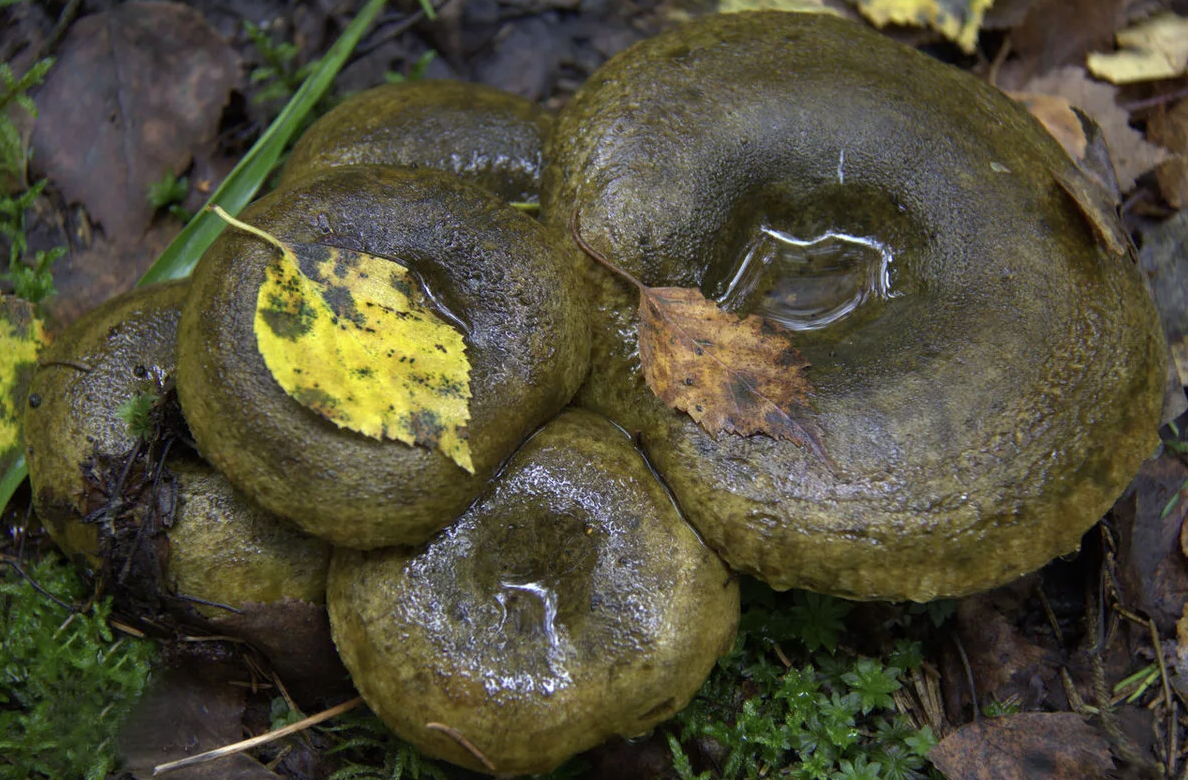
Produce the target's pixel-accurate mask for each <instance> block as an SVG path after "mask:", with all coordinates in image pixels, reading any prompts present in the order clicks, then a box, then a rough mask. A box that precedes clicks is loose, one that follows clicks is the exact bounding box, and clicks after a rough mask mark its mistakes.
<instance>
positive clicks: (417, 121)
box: [281, 81, 552, 202]
mask: <svg viewBox="0 0 1188 780" xmlns="http://www.w3.org/2000/svg"><path fill="white" fill-rule="evenodd" d="M551 123H552V115H551V114H549V113H548V112H547V111H545V110H544V109H543V108H541V107H540V106H538V105H536V104H535V103H533V102H532V101H530V100H525V99H524V98H522V97H519V96H517V95H513V94H511V93H508V92H503V91H501V90H498V89H495V88H494V87H488V86H484V85H482V84H472V83H469V82H464V81H406V82H402V83H399V84H386V85H384V86H380V87H374V88H372V89H369V90H366V91H364V92H360V93H359V94H357V95H354V96H353V97H351V98H349V99H348V100H346V101H345V102H343V103H342V104H341V105H339V106H337V107H336V108H334V110H332V111H330V112H329V113H327V114H326V115H325V116H323V117H322V118H321V119H319V120H318V121H317V122H315V123H314V125H313V126H312V127H310V128H309V129H308V130H306V131H305V132H304V133H302V135H301V138H300V139H299V140H298V141H297V144H296V145H295V146H294V147H293V152H292V154H291V155H290V156H289V160H288V162H287V163H286V164H285V170H284V173H283V174H282V177H281V185H282V186H284V185H285V184H288V183H290V182H292V181H293V180H295V179H297V178H300V177H301V176H305V175H308V174H309V173H311V172H314V173H316V172H320V171H323V170H325V169H327V168H331V167H336V166H339V165H358V164H370V165H397V166H403V167H411V168H433V169H435V170H441V171H447V172H449V173H452V174H454V175H455V176H457V177H458V178H460V179H463V180H465V181H469V182H471V183H473V184H477V185H479V186H481V187H484V188H486V189H488V190H491V191H492V192H494V193H496V194H498V195H499V196H500V197H502V198H504V199H505V200H507V201H509V202H536V201H538V200H539V197H540V173H541V168H542V167H543V166H542V159H541V148H542V147H543V146H544V139H545V138H546V137H547V135H548V132H549V127H550V125H551Z"/></svg>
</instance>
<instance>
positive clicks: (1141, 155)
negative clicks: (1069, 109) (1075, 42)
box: [1021, 66, 1167, 192]
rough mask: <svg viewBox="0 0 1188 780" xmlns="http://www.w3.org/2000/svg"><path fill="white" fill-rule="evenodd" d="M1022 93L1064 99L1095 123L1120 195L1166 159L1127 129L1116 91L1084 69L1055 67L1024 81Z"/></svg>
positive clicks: (1161, 150) (1128, 116)
mask: <svg viewBox="0 0 1188 780" xmlns="http://www.w3.org/2000/svg"><path fill="white" fill-rule="evenodd" d="M1021 91H1022V92H1028V93H1039V94H1041V95H1053V96H1056V97H1060V98H1064V99H1065V100H1067V101H1068V102H1069V103H1071V104H1072V105H1073V106H1076V107H1077V108H1079V109H1080V110H1081V111H1083V112H1085V114H1086V115H1088V116H1089V118H1091V119H1092V120H1093V121H1094V122H1096V123H1097V125H1098V126H1099V127H1100V128H1101V133H1102V135H1103V136H1104V138H1105V143H1106V145H1107V146H1108V147H1109V150H1110V159H1111V160H1112V161H1113V163H1114V170H1115V171H1116V172H1117V175H1118V188H1119V190H1121V191H1122V192H1129V191H1130V190H1131V189H1132V188H1133V187H1134V180H1135V179H1137V178H1138V177H1139V176H1142V175H1143V174H1144V173H1146V172H1147V171H1149V170H1151V169H1152V168H1154V167H1155V166H1156V165H1157V164H1159V163H1160V162H1162V161H1163V160H1165V159H1166V158H1167V152H1166V151H1165V150H1163V149H1161V148H1159V147H1158V146H1154V145H1153V144H1149V143H1147V141H1146V140H1145V139H1144V138H1143V134H1142V133H1140V132H1139V131H1138V130H1135V129H1134V128H1133V127H1131V126H1130V114H1129V112H1127V111H1126V110H1125V109H1124V108H1122V107H1121V106H1119V105H1118V103H1117V100H1116V97H1117V94H1118V88H1117V87H1116V86H1114V85H1113V84H1104V83H1102V82H1100V81H1095V80H1094V79H1092V78H1090V77H1089V75H1088V74H1087V73H1086V72H1085V69H1084V68H1081V67H1076V66H1071V67H1064V68H1057V69H1056V70H1053V71H1051V72H1049V73H1045V74H1044V75H1043V76H1040V77H1039V78H1034V79H1032V80H1031V81H1029V82H1027V84H1026V85H1024V86H1023V88H1022V90H1021Z"/></svg>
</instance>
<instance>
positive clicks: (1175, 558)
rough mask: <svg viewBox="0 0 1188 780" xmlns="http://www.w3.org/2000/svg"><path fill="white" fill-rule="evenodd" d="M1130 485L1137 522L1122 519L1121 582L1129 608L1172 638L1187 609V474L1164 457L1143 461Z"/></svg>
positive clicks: (1172, 459)
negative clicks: (1183, 532) (1184, 542)
mask: <svg viewBox="0 0 1188 780" xmlns="http://www.w3.org/2000/svg"><path fill="white" fill-rule="evenodd" d="M1131 484H1132V487H1133V490H1134V516H1133V518H1134V519H1133V521H1130V518H1129V516H1127V517H1122V518H1121V522H1119V524H1118V527H1119V532H1118V535H1119V539H1120V544H1119V547H1118V563H1119V566H1118V575H1119V580H1120V582H1121V584H1122V586H1123V588H1124V593H1125V595H1126V599H1127V602H1126V603H1128V604H1131V605H1132V606H1133V607H1134V608H1136V609H1138V610H1139V611H1141V612H1143V613H1145V614H1147V615H1149V616H1151V617H1152V618H1154V620H1155V622H1156V625H1158V626H1159V629H1160V631H1163V632H1165V633H1170V632H1171V631H1172V630H1173V629H1174V627H1175V624H1176V621H1177V620H1179V619H1180V617H1181V615H1182V614H1183V612H1184V605H1185V604H1186V603H1188V571H1186V570H1185V568H1184V557H1183V553H1182V551H1181V537H1180V532H1181V528H1182V527H1183V525H1184V518H1185V514H1186V513H1188V468H1185V467H1184V465H1183V464H1182V463H1180V462H1179V461H1178V460H1177V459H1175V458H1174V457H1172V456H1170V455H1164V456H1163V457H1161V458H1159V459H1158V460H1153V461H1152V460H1148V461H1145V462H1144V463H1143V465H1142V468H1141V469H1140V470H1139V473H1138V476H1136V477H1135V479H1134V481H1133V482H1132V483H1131ZM1128 521H1129V522H1128ZM1127 525H1129V527H1127Z"/></svg>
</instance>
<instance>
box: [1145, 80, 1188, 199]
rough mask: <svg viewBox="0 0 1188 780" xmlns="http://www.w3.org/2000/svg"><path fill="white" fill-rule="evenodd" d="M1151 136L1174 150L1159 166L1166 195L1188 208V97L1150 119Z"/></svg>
mask: <svg viewBox="0 0 1188 780" xmlns="http://www.w3.org/2000/svg"><path fill="white" fill-rule="evenodd" d="M1147 138H1149V139H1150V140H1151V143H1156V144H1159V145H1160V146H1162V147H1163V148H1165V149H1167V150H1169V151H1170V152H1172V153H1173V155H1174V156H1173V157H1172V158H1171V159H1168V160H1165V161H1164V162H1162V163H1160V164H1159V167H1158V168H1156V169H1155V180H1156V181H1158V182H1159V191H1160V193H1162V194H1163V199H1164V200H1166V201H1167V202H1168V204H1170V205H1171V207H1172V208H1175V209H1182V208H1188V100H1181V101H1180V102H1178V103H1176V104H1175V105H1174V106H1173V107H1172V108H1171V109H1169V110H1165V111H1160V112H1159V113H1157V114H1155V115H1154V116H1152V117H1151V118H1150V120H1148V121H1147Z"/></svg>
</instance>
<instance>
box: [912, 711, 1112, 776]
mask: <svg viewBox="0 0 1188 780" xmlns="http://www.w3.org/2000/svg"><path fill="white" fill-rule="evenodd" d="M928 757H929V758H930V759H932V762H933V763H934V764H936V767H937V769H939V770H940V771H941V772H943V773H944V775H945V777H947V778H949V779H950V780H983V778H984V779H985V780H990V778H993V779H994V780H1014V778H1018V780H1040V779H1041V778H1051V780H1064V779H1065V778H1067V779H1068V780H1093V778H1103V779H1104V778H1106V777H1109V776H1110V772H1112V771H1113V769H1114V761H1113V759H1112V758H1110V748H1109V743H1108V742H1107V741H1106V739H1105V738H1104V737H1103V736H1102V735H1101V734H1099V733H1098V732H1097V729H1095V728H1093V727H1092V726H1090V725H1089V724H1088V723H1086V722H1085V719H1084V718H1082V717H1081V716H1080V715H1077V714H1075V713H1072V712H1024V713H1019V714H1018V715H1006V716H1004V717H1001V718H987V719H986V720H982V721H979V722H977V723H970V724H969V725H967V726H962V727H961V728H959V729H957V731H955V732H953V733H952V734H950V735H949V736H947V737H945V738H944V739H943V740H941V743H940V744H939V745H937V746H936V747H935V748H933V750H932V752H931V753H930V754H929V756H928Z"/></svg>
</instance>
